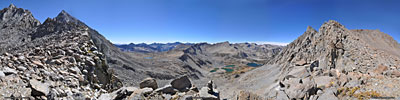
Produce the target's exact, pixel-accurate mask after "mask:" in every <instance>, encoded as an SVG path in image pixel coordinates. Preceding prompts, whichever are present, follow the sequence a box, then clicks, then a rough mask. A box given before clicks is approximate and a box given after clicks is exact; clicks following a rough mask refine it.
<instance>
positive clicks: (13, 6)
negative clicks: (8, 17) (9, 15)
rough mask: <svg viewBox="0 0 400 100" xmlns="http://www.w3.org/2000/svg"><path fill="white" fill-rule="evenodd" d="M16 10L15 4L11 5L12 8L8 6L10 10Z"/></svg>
mask: <svg viewBox="0 0 400 100" xmlns="http://www.w3.org/2000/svg"><path fill="white" fill-rule="evenodd" d="M14 8H17V7H15V5H14V4H10V6H8V9H14Z"/></svg>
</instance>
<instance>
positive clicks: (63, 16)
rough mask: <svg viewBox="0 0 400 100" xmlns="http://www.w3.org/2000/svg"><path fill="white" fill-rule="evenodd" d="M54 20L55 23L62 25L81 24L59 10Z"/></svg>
mask: <svg viewBox="0 0 400 100" xmlns="http://www.w3.org/2000/svg"><path fill="white" fill-rule="evenodd" d="M54 19H55V20H56V21H57V22H62V23H75V24H83V23H82V22H81V21H79V20H78V19H76V18H75V17H73V16H71V15H70V14H68V13H67V12H66V11H65V10H61V12H60V13H59V14H58V15H57V17H55V18H54Z"/></svg>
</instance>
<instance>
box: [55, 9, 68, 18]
mask: <svg viewBox="0 0 400 100" xmlns="http://www.w3.org/2000/svg"><path fill="white" fill-rule="evenodd" d="M57 17H58V18H65V17H72V16H71V15H69V14H68V13H67V12H66V11H65V10H61V12H60V13H58V15H57ZM57 17H56V18H57Z"/></svg>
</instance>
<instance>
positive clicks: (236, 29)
mask: <svg viewBox="0 0 400 100" xmlns="http://www.w3.org/2000/svg"><path fill="white" fill-rule="evenodd" d="M10 3H13V4H14V5H16V6H17V7H21V8H25V9H28V10H30V11H31V12H32V13H33V15H34V17H36V18H37V19H39V20H40V21H41V22H43V21H44V20H45V19H46V18H47V17H51V18H52V17H55V16H57V14H58V13H59V12H60V11H61V10H65V11H67V12H68V13H70V14H71V15H72V16H74V17H76V18H78V19H80V20H81V21H83V22H84V23H86V24H88V25H89V26H90V27H92V28H94V29H96V30H97V31H99V32H100V33H101V34H103V35H104V36H105V37H106V38H107V39H109V40H110V41H112V42H114V43H130V42H134V43H141V42H146V43H152V42H175V41H181V42H212V43H213V42H223V41H230V42H267V43H268V42H275V43H276V42H278V43H289V42H291V41H293V40H295V39H296V38H297V37H298V36H300V35H301V34H303V33H304V31H305V30H306V28H307V26H312V27H313V28H315V29H318V28H319V27H320V25H322V24H323V23H324V22H326V21H328V20H330V19H332V20H337V21H338V22H340V23H342V24H343V25H345V26H346V27H347V28H349V29H379V30H381V31H383V32H385V33H387V34H389V35H391V36H392V37H393V38H394V39H395V40H397V41H399V40H400V6H399V4H400V2H399V1H398V0H397V1H396V0H374V1H372V0H335V1H328V0H40V1H39V0H2V1H1V2H0V7H3V8H5V7H8V5H9V4H10Z"/></svg>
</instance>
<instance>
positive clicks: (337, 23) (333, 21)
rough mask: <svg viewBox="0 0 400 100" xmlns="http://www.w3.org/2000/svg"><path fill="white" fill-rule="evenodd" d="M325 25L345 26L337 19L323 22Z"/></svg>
mask: <svg viewBox="0 0 400 100" xmlns="http://www.w3.org/2000/svg"><path fill="white" fill-rule="evenodd" d="M324 25H328V26H336V27H344V26H343V25H342V24H340V23H339V22H337V21H335V20H329V21H328V22H325V23H324V24H323V26H324Z"/></svg>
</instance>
